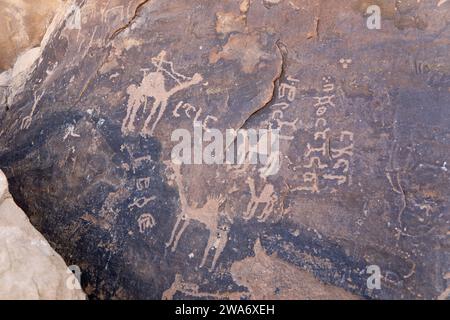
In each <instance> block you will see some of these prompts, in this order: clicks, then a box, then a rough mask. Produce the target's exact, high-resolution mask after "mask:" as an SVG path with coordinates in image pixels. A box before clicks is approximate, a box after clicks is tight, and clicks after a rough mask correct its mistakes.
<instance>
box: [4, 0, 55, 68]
mask: <svg viewBox="0 0 450 320" xmlns="http://www.w3.org/2000/svg"><path fill="white" fill-rule="evenodd" d="M61 3H62V1H61V0H32V1H30V0H0V15H1V16H2V19H1V20H0V29H1V30H2V32H1V34H0V72H2V71H4V70H7V69H9V68H11V67H12V66H13V64H14V62H15V61H16V58H17V56H18V55H19V54H21V53H22V52H23V51H25V50H27V49H30V48H33V47H36V46H39V45H40V43H41V40H42V37H43V36H44V33H45V30H46V28H47V27H48V26H49V25H50V22H51V20H52V18H53V15H54V13H55V11H56V9H57V8H58V7H59V6H60V5H61Z"/></svg>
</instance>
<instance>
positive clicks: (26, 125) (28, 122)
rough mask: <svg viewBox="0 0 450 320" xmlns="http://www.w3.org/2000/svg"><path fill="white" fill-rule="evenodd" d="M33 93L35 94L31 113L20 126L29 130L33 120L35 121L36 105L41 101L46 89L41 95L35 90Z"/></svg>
mask: <svg viewBox="0 0 450 320" xmlns="http://www.w3.org/2000/svg"><path fill="white" fill-rule="evenodd" d="M33 94H34V103H33V107H32V108H31V112H30V114H29V115H28V116H26V117H24V118H23V119H22V124H21V126H20V129H21V130H28V129H29V128H30V126H31V122H32V121H33V115H34V112H35V111H36V107H37V105H38V103H39V101H41V99H42V97H43V96H44V94H45V90H44V91H43V92H42V93H41V94H40V95H39V96H37V92H34V93H33Z"/></svg>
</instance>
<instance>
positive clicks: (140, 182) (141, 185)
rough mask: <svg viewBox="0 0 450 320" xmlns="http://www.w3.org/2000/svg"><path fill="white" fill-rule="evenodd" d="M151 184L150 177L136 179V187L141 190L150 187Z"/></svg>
mask: <svg viewBox="0 0 450 320" xmlns="http://www.w3.org/2000/svg"><path fill="white" fill-rule="evenodd" d="M149 186H150V178H140V179H137V180H136V188H137V189H138V190H139V191H142V190H144V189H148V187H149Z"/></svg>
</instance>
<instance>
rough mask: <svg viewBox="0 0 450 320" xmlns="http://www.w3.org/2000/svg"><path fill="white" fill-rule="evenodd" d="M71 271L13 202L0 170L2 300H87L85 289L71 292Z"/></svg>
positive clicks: (0, 271) (0, 283)
mask: <svg viewBox="0 0 450 320" xmlns="http://www.w3.org/2000/svg"><path fill="white" fill-rule="evenodd" d="M70 272H71V271H69V270H68V268H67V266H66V264H65V263H64V261H63V259H62V258H61V256H59V255H58V254H57V253H56V252H55V251H54V250H53V249H52V248H51V247H50V245H49V244H48V242H47V241H46V240H45V238H44V237H43V236H42V235H41V234H40V233H39V232H38V231H37V230H36V229H35V228H34V227H33V226H32V225H31V223H30V221H29V220H28V218H27V216H26V215H25V213H24V212H23V211H22V210H21V209H20V208H19V207H18V206H17V205H16V204H15V203H14V200H13V199H12V197H11V195H10V194H9V192H8V184H7V181H6V177H5V175H4V174H3V172H2V171H0V300H5V299H8V300H9V299H14V300H15V299H20V300H22V299H27V300H28V299H33V300H35V299H51V300H55V299H56V300H85V299H86V296H85V294H84V293H83V291H82V290H80V289H76V290H71V289H70V288H75V287H76V286H75V285H74V286H70V284H73V283H74V282H77V280H76V278H75V277H71V275H70ZM67 284H69V286H67ZM78 287H79V285H78Z"/></svg>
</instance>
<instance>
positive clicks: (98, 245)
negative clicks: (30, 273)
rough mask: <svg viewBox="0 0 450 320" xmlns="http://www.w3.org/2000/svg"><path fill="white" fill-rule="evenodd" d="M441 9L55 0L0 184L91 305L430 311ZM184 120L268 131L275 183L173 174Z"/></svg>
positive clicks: (440, 159) (6, 120) (447, 114)
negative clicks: (73, 271)
mask: <svg viewBox="0 0 450 320" xmlns="http://www.w3.org/2000/svg"><path fill="white" fill-rule="evenodd" d="M373 4H374V5H378V6H379V7H380V9H381V12H382V24H381V29H380V30H372V29H369V28H368V25H367V18H368V16H367V11H366V10H367V8H368V7H369V6H370V5H373ZM449 5H450V2H448V1H447V2H440V1H439V2H438V0H429V1H417V0H404V1H392V0H373V1H369V0H349V1H342V0H327V1H320V0H309V1H304V0H289V1H288V0H277V1H275V0H270V1H268V0H253V1H248V0H242V1H232V0H209V1H204V0H172V1H163V0H153V1H145V0H141V1H138V0H134V1H125V0H111V1H106V0H104V1H98V0H85V1H78V0H73V1H67V2H66V3H65V4H64V7H65V9H64V10H62V11H61V12H58V15H57V16H58V17H59V18H58V19H56V21H58V22H57V23H53V24H52V25H53V27H52V30H51V32H50V33H48V34H47V36H46V37H44V41H43V44H42V45H41V46H40V49H39V52H38V58H37V59H36V63H35V64H34V65H33V67H32V68H30V69H29V70H30V71H29V72H26V73H25V74H26V75H27V77H26V81H25V82H22V81H21V82H20V83H21V84H23V85H21V86H17V85H16V86H14V87H15V88H16V89H14V90H12V92H13V93H11V94H8V97H7V99H6V100H7V108H5V109H8V110H7V111H5V112H3V113H2V112H1V109H0V124H1V127H0V167H1V168H2V169H3V170H4V171H5V173H6V174H7V176H8V178H9V179H10V185H11V189H12V190H13V191H14V196H15V197H16V199H17V202H18V203H19V204H20V206H21V207H23V208H24V209H25V211H26V212H27V214H28V215H29V216H30V220H31V221H32V223H33V224H34V225H35V226H36V227H37V228H38V230H39V231H41V232H42V233H43V234H44V235H45V236H46V238H47V239H49V241H51V243H52V244H54V245H55V249H56V250H57V251H58V252H59V253H60V254H61V255H62V256H63V257H64V258H65V260H66V261H68V263H69V264H77V265H79V266H80V267H81V270H82V271H83V277H82V285H83V287H84V288H85V292H86V293H87V294H88V296H89V297H90V298H93V299H111V298H122V299H133V298H154V299H159V298H162V297H164V298H173V299H178V298H204V297H210V298H267V297H269V298H304V299H308V298H315V299H317V298H353V297H355V296H356V297H362V298H375V299H376V298H392V299H402V298H411V299H423V298H426V299H435V298H442V297H443V296H446V295H447V294H448V289H447V288H448V283H447V281H448V278H449V277H448V272H449V266H450V259H449V258H450V254H449V250H448V248H449V234H448V230H449V228H448V227H449V220H450V217H449V207H450V203H449V196H448V190H450V179H449V174H450V173H449V171H448V164H449V163H450V161H449V159H450V136H449V130H448V128H449V126H450V120H449V119H450V108H448V106H449V105H450V56H449V54H448V51H449V50H448V49H449V45H450V43H449V39H450V24H449V23H448V22H449V20H450V10H449V8H450V7H449ZM10 87H11V88H12V87H13V86H12V85H10ZM2 100H4V99H2ZM0 103H3V104H5V103H4V102H2V101H1V100H0ZM194 121H198V122H199V123H201V124H202V125H203V127H204V128H205V129H218V130H219V131H220V132H224V131H225V130H226V129H240V128H244V129H268V128H270V129H280V130H281V134H282V136H283V137H282V138H283V139H282V140H281V141H280V151H279V154H277V155H278V156H279V158H280V159H281V160H280V161H281V162H280V170H279V171H278V172H275V173H274V172H273V167H272V166H269V165H267V166H266V165H264V164H261V163H258V164H256V165H247V166H236V165H222V164H220V165H219V164H218V165H210V164H205V163H204V164H202V165H200V164H197V165H182V166H181V167H178V166H176V165H174V163H173V162H172V161H171V152H172V150H173V148H174V147H175V145H176V144H177V143H176V142H174V141H172V139H171V138H172V137H171V135H172V133H174V131H175V130H177V129H186V130H187V131H188V132H189V133H192V132H193V128H194ZM205 132H206V130H205ZM266 137H267V136H266ZM189 145H190V144H189ZM207 145H209V142H208V141H205V143H204V146H207ZM218 149H219V150H220V148H218ZM272 163H273V162H272ZM272 163H271V164H272ZM271 173H274V174H271ZM246 264H252V267H249V268H245V265H246ZM369 266H378V267H379V270H380V272H381V274H380V277H381V278H382V279H381V280H382V281H381V282H382V285H381V289H374V288H371V287H369V286H368V285H367V280H368V277H369V275H368V274H367V268H368V267H369ZM280 269H282V270H284V272H279V270H280ZM260 277H261V278H262V279H264V283H258V281H257V280H258V279H259V278H260ZM292 277H295V279H294V280H291V278H292ZM316 280H317V281H316ZM302 282H303V283H304V285H303V286H302ZM277 284H279V286H277ZM295 286H297V288H296V287H295ZM344 291H345V292H344ZM444 298H445V297H444Z"/></svg>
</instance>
